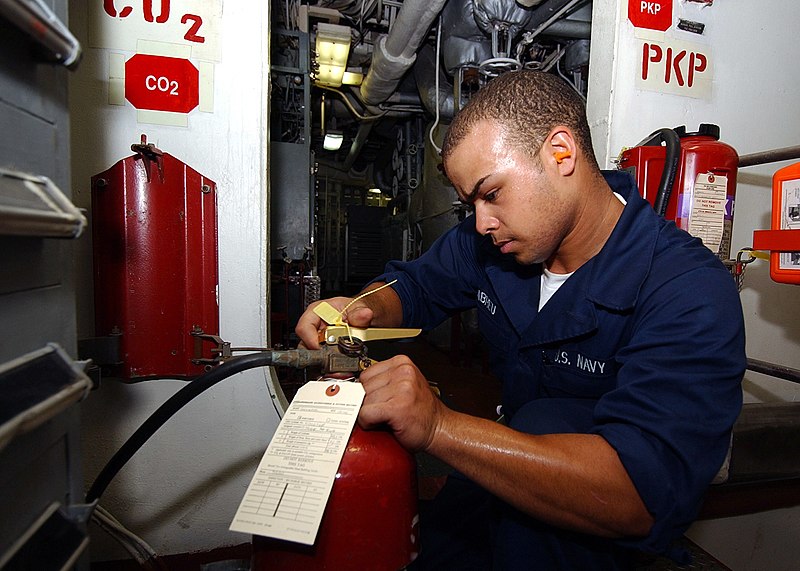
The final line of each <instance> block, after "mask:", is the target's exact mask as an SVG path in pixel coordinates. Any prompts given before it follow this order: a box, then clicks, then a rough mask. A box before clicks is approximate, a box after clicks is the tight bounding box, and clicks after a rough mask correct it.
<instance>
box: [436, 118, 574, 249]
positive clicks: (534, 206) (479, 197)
mask: <svg viewBox="0 0 800 571" xmlns="http://www.w3.org/2000/svg"><path fill="white" fill-rule="evenodd" d="M538 158H539V159H541V158H542V157H538ZM444 166H445V170H446V172H447V175H448V178H449V179H450V182H452V183H453V185H454V186H455V189H456V192H457V193H458V196H459V198H460V199H461V200H462V201H463V202H465V203H469V204H472V205H473V207H474V209H475V226H476V229H477V230H478V232H479V233H480V234H482V235H486V234H488V235H490V236H491V237H492V240H493V241H494V244H495V246H497V247H498V248H500V251H501V252H502V253H504V254H511V255H513V256H514V258H515V259H516V261H517V262H518V263H520V264H535V263H542V262H545V261H546V260H548V259H549V258H550V257H551V256H552V255H553V253H554V252H555V251H556V250H557V249H558V247H559V245H560V244H561V241H562V240H563V239H564V236H566V235H567V233H568V231H569V229H570V227H571V224H572V220H573V217H574V215H575V211H574V208H573V207H570V205H569V203H568V201H567V199H566V198H567V195H568V193H567V191H566V190H565V189H557V188H556V187H555V185H554V184H553V180H552V179H553V177H555V174H554V173H548V172H547V169H546V168H545V167H543V166H542V163H541V162H540V161H536V160H534V159H533V158H531V157H530V156H528V155H526V154H525V153H523V152H521V151H519V150H515V149H514V148H513V147H511V146H509V145H508V144H507V143H506V142H505V140H504V135H503V133H502V129H501V128H500V127H498V126H497V125H496V124H493V123H491V122H488V121H482V122H480V123H478V124H477V125H476V126H475V127H474V128H473V129H472V131H471V132H470V133H469V135H467V136H466V137H465V138H464V139H463V140H462V141H461V143H460V144H459V145H458V146H457V147H456V148H455V150H454V151H453V152H452V153H451V155H450V157H449V158H448V159H447V162H446V164H445V165H444Z"/></svg>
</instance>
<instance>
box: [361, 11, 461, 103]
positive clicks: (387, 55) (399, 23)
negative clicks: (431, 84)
mask: <svg viewBox="0 0 800 571" xmlns="http://www.w3.org/2000/svg"><path fill="white" fill-rule="evenodd" d="M445 2H446V0H406V1H405V2H403V7H402V8H401V9H400V12H399V14H398V15H397V19H396V20H395V21H394V24H393V25H392V29H391V30H389V34H388V35H386V36H381V37H380V38H379V39H378V42H377V43H376V44H375V52H374V53H373V55H372V65H370V68H369V71H368V72H367V76H366V77H365V78H364V81H363V83H362V84H361V97H362V99H363V100H364V102H365V103H366V104H368V105H378V104H380V103H383V102H384V101H386V100H387V99H388V98H389V96H390V95H391V94H392V93H394V91H395V90H396V89H397V86H398V85H399V84H400V80H401V79H402V78H403V76H404V75H405V73H406V72H407V71H408V70H409V69H410V68H411V66H412V65H414V60H415V59H416V57H417V50H418V49H419V46H420V45H421V44H422V42H423V40H424V39H425V36H426V35H427V34H428V29H429V28H430V27H431V24H433V21H434V20H435V19H436V16H438V15H439V12H441V11H442V7H443V6H444V4H445Z"/></svg>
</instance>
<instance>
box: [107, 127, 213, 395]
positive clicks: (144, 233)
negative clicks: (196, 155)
mask: <svg viewBox="0 0 800 571" xmlns="http://www.w3.org/2000/svg"><path fill="white" fill-rule="evenodd" d="M131 150H132V151H134V153H135V154H133V155H132V156H129V157H127V158H125V159H122V160H120V161H118V162H117V163H116V164H114V165H113V166H112V167H111V168H109V169H108V170H106V171H104V172H101V173H99V174H96V175H94V176H93V177H92V236H93V250H94V252H93V258H94V284H95V329H96V335H97V337H98V338H102V339H113V340H115V341H116V342H117V343H118V344H119V355H118V357H116V359H117V360H116V361H114V360H113V359H112V362H108V363H106V364H108V365H109V372H110V373H111V375H112V376H114V377H117V378H120V379H123V380H125V381H140V380H144V379H148V378H153V377H171V378H193V377H195V376H197V375H200V374H202V373H204V372H205V371H206V367H207V365H209V364H216V363H215V359H214V357H215V355H214V354H213V353H212V351H211V347H210V346H204V345H203V343H202V336H216V335H219V304H218V301H217V296H218V292H217V289H218V283H219V279H218V270H217V265H218V264H217V258H218V254H217V193H216V184H215V183H214V181H212V180H210V179H209V178H207V177H206V176H204V175H202V174H200V173H199V172H197V171H196V170H194V169H193V168H191V167H190V166H189V165H187V164H186V163H184V162H182V161H180V160H179V159H178V158H176V157H174V156H172V155H170V154H169V153H165V152H162V151H161V150H160V149H158V148H157V147H156V146H155V145H154V144H153V143H148V142H147V136H146V135H142V136H141V142H140V143H139V144H134V145H131ZM92 356H93V357H94V355H92ZM96 360H97V359H96ZM100 362H102V361H100Z"/></svg>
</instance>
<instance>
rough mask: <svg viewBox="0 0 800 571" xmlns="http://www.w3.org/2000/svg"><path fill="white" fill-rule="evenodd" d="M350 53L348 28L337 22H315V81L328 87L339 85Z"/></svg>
mask: <svg viewBox="0 0 800 571" xmlns="http://www.w3.org/2000/svg"><path fill="white" fill-rule="evenodd" d="M349 54H350V28H348V27H347V26H340V25H338V24H327V23H325V22H320V23H319V24H317V40H316V62H317V66H318V68H319V69H318V71H317V74H316V79H315V82H316V83H317V84H319V85H326V86H328V87H340V86H341V85H342V79H343V77H344V72H345V68H346V67H347V56H348V55H349Z"/></svg>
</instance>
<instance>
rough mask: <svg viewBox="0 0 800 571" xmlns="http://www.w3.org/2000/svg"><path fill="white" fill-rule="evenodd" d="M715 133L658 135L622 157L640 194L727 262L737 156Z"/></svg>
mask: <svg viewBox="0 0 800 571" xmlns="http://www.w3.org/2000/svg"><path fill="white" fill-rule="evenodd" d="M719 132H720V131H719V127H718V126H717V125H711V124H708V123H701V124H700V127H699V129H698V130H697V131H695V132H691V133H690V132H687V131H686V127H685V126H680V127H677V128H675V129H659V130H657V131H655V132H654V133H652V134H651V135H650V136H649V137H647V138H646V139H644V140H643V141H642V142H640V143H639V144H638V145H637V146H635V147H633V148H629V149H625V150H624V151H623V152H622V154H621V155H620V160H619V168H620V169H622V170H626V171H629V172H630V173H631V174H632V175H633V176H634V178H635V179H636V183H637V185H638V186H639V191H640V192H641V193H642V195H643V196H644V197H645V198H646V199H647V200H648V201H649V202H650V203H651V204H652V205H653V208H654V209H655V210H656V212H658V214H660V215H661V216H663V217H664V218H666V219H668V220H674V221H675V224H677V226H678V227H679V228H682V229H684V230H686V231H687V232H689V233H690V234H692V235H693V236H696V237H698V238H700V239H701V240H703V243H704V244H705V245H706V246H707V247H708V248H709V249H710V250H711V251H712V252H714V253H715V254H717V256H719V257H720V258H721V259H723V260H728V259H729V258H730V252H731V233H732V230H733V208H734V201H735V198H736V175H737V170H738V166H739V154H738V153H737V152H736V150H735V149H734V148H733V147H731V146H730V145H728V144H726V143H723V142H721V141H720V140H719Z"/></svg>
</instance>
